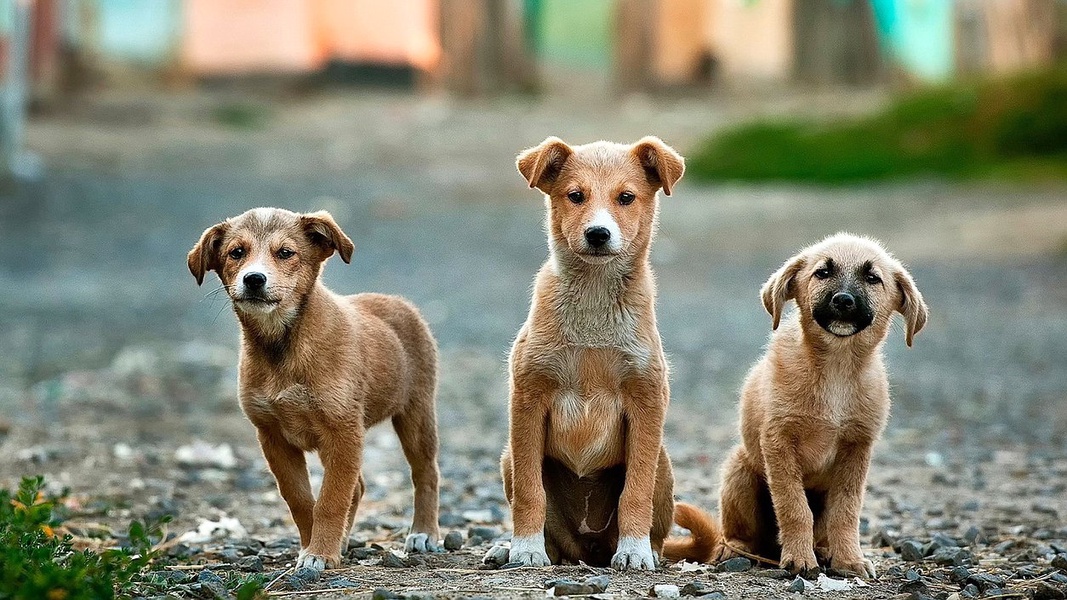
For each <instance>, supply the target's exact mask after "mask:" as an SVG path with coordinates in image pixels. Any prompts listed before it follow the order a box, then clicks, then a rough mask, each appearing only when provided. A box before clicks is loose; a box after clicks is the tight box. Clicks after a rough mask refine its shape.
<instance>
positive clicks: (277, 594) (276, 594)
mask: <svg viewBox="0 0 1067 600" xmlns="http://www.w3.org/2000/svg"><path fill="white" fill-rule="evenodd" d="M373 591H374V590H372V589H366V590H356V589H353V588H327V589H324V590H303V591H300V592H267V595H268V596H273V597H275V598H282V597H285V596H311V595H313V594H325V593H326V592H344V593H345V595H346V596H347V595H351V594H366V593H368V592H373Z"/></svg>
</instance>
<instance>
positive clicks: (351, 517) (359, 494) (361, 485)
mask: <svg viewBox="0 0 1067 600" xmlns="http://www.w3.org/2000/svg"><path fill="white" fill-rule="evenodd" d="M365 489H367V485H366V482H365V481H364V480H363V474H362V473H360V474H359V481H357V482H356V491H355V492H354V493H353V494H352V507H351V508H349V509H348V524H347V525H346V526H345V539H344V540H343V541H342V542H341V554H344V553H346V552H348V538H349V536H350V535H352V526H353V525H355V524H356V511H357V510H358V509H359V502H360V500H363V491H364V490H365Z"/></svg>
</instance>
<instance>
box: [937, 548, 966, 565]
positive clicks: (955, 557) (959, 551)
mask: <svg viewBox="0 0 1067 600" xmlns="http://www.w3.org/2000/svg"><path fill="white" fill-rule="evenodd" d="M930 559H931V560H933V561H934V562H935V563H937V564H939V565H941V566H945V567H960V566H963V565H965V564H967V563H969V562H971V560H972V559H973V556H972V555H971V553H970V552H968V551H967V550H964V549H963V548H960V547H958V546H949V547H947V548H941V549H939V550H938V551H937V552H934V555H933V556H931V557H930Z"/></svg>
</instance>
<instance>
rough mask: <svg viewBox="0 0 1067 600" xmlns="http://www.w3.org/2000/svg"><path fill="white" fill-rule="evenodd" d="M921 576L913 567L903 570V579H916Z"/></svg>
mask: <svg viewBox="0 0 1067 600" xmlns="http://www.w3.org/2000/svg"><path fill="white" fill-rule="evenodd" d="M922 578H923V576H922V575H919V572H918V571H916V570H915V569H908V570H907V571H905V572H904V579H907V580H908V581H918V580H920V579H922Z"/></svg>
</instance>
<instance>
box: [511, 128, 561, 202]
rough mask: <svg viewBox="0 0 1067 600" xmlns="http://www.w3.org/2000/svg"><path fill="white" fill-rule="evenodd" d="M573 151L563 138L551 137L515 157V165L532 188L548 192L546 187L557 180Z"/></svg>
mask: <svg viewBox="0 0 1067 600" xmlns="http://www.w3.org/2000/svg"><path fill="white" fill-rule="evenodd" d="M573 152H574V151H573V150H571V147H570V146H568V145H567V143H566V142H564V141H563V140H561V139H559V138H558V137H549V138H547V139H545V141H543V142H541V143H540V144H539V145H537V146H534V147H533V148H530V149H528V150H523V151H522V153H521V154H519V156H518V158H516V159H515V166H516V167H518V169H519V173H522V176H523V177H525V178H526V183H528V184H530V187H531V188H537V189H539V190H541V191H542V192H544V193H546V194H547V193H548V190H547V189H545V187H546V186H547V185H548V184H550V183H552V182H553V181H555V180H556V177H558V176H559V172H560V171H561V170H562V169H563V164H564V163H565V162H567V159H568V158H569V157H570V155H571V154H573Z"/></svg>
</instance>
